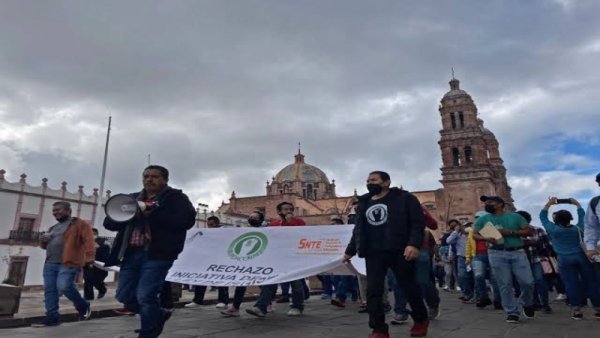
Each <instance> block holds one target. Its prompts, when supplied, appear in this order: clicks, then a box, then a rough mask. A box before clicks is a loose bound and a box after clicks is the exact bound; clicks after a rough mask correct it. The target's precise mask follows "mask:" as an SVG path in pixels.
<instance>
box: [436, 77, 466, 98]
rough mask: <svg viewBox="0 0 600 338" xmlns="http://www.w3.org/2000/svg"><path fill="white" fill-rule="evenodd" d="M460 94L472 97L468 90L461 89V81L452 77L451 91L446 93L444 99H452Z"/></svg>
mask: <svg viewBox="0 0 600 338" xmlns="http://www.w3.org/2000/svg"><path fill="white" fill-rule="evenodd" d="M459 96H467V97H471V96H470V95H469V94H468V93H467V92H465V91H464V90H462V89H460V81H458V80H457V79H452V80H451V81H450V91H449V92H447V93H446V94H445V95H444V98H443V99H442V100H445V99H452V98H456V97H459Z"/></svg>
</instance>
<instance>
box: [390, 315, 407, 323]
mask: <svg viewBox="0 0 600 338" xmlns="http://www.w3.org/2000/svg"><path fill="white" fill-rule="evenodd" d="M407 321H408V314H407V313H396V314H395V315H394V318H392V320H391V321H390V323H392V324H394V325H402V324H404V323H406V322H407Z"/></svg>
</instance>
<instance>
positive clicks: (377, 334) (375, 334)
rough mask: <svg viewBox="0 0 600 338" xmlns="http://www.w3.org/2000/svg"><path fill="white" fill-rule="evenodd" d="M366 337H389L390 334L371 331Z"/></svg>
mask: <svg viewBox="0 0 600 338" xmlns="http://www.w3.org/2000/svg"><path fill="white" fill-rule="evenodd" d="M367 338H390V334H389V333H383V332H371V333H370V334H369V336H368V337H367Z"/></svg>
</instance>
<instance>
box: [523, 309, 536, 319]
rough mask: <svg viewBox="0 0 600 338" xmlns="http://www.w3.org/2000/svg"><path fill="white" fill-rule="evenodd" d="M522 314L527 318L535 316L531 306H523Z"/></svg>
mask: <svg viewBox="0 0 600 338" xmlns="http://www.w3.org/2000/svg"><path fill="white" fill-rule="evenodd" d="M523 315H524V316H525V318H527V319H533V318H535V310H534V309H533V306H523Z"/></svg>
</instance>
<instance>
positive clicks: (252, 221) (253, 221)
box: [248, 218, 262, 227]
mask: <svg viewBox="0 0 600 338" xmlns="http://www.w3.org/2000/svg"><path fill="white" fill-rule="evenodd" d="M248 224H250V226H253V227H258V226H260V225H261V224H262V222H261V221H259V220H257V219H254V218H248Z"/></svg>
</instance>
